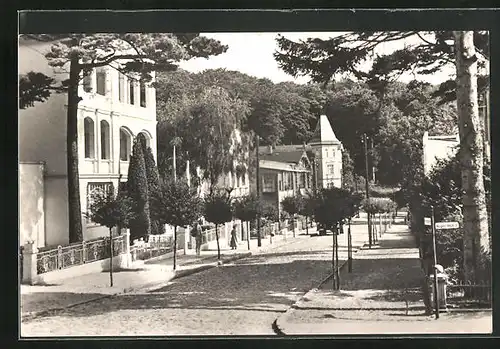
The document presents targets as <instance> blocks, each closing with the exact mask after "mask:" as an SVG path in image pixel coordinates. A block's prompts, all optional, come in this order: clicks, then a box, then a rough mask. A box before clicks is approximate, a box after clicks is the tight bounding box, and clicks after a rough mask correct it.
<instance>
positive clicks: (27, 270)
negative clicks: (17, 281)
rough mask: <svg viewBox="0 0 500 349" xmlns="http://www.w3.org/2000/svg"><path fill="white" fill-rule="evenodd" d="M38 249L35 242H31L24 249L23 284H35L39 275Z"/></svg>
mask: <svg viewBox="0 0 500 349" xmlns="http://www.w3.org/2000/svg"><path fill="white" fill-rule="evenodd" d="M37 253H38V248H37V247H36V245H35V242H34V241H29V242H27V243H26V244H25V245H24V248H23V279H22V282H23V283H29V284H33V282H34V281H35V279H36V276H37V274H38V271H37V267H36V259H37Z"/></svg>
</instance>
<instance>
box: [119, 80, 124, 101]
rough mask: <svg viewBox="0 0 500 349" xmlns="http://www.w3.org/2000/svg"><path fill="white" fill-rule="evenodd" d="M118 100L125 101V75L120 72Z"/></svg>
mask: <svg viewBox="0 0 500 349" xmlns="http://www.w3.org/2000/svg"><path fill="white" fill-rule="evenodd" d="M118 100H119V101H120V102H123V101H125V77H124V76H123V74H122V73H118Z"/></svg>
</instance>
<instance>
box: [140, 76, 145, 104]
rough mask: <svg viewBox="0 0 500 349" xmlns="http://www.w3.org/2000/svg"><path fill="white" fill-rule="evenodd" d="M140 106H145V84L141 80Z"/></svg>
mask: <svg viewBox="0 0 500 349" xmlns="http://www.w3.org/2000/svg"><path fill="white" fill-rule="evenodd" d="M140 101H141V102H140V103H141V107H144V108H145V107H146V85H145V84H144V83H143V82H141V96H140Z"/></svg>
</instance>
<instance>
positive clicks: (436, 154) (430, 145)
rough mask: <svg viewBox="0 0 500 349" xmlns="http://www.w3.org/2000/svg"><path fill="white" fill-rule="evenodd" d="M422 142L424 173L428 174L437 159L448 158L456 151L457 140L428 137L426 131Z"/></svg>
mask: <svg viewBox="0 0 500 349" xmlns="http://www.w3.org/2000/svg"><path fill="white" fill-rule="evenodd" d="M422 144H423V163H424V173H425V174H428V173H429V172H430V171H431V170H432V167H433V166H434V165H435V164H436V162H437V160H438V159H446V158H450V157H451V156H453V155H454V154H455V153H456V146H457V145H458V144H459V141H458V139H456V140H455V141H453V140H446V141H443V140H437V139H429V136H428V133H427V132H425V134H424V138H423V143H422Z"/></svg>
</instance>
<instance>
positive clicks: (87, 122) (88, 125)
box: [83, 118, 95, 159]
mask: <svg viewBox="0 0 500 349" xmlns="http://www.w3.org/2000/svg"><path fill="white" fill-rule="evenodd" d="M83 126H84V127H83V128H84V142H85V158H86V159H93V158H94V157H95V154H94V120H92V119H91V118H85V119H84V120H83Z"/></svg>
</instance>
